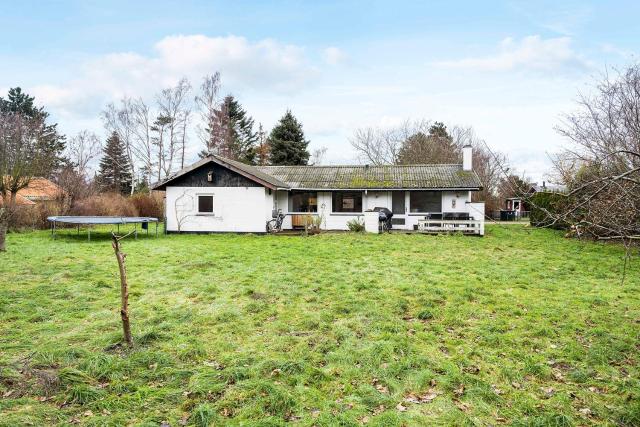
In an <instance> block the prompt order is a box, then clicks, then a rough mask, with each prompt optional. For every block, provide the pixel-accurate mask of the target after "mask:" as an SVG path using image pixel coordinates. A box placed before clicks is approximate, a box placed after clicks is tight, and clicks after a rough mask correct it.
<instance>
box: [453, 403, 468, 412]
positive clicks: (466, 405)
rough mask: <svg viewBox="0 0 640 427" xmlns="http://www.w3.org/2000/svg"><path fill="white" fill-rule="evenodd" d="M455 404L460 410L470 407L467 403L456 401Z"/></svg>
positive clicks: (464, 410) (466, 409)
mask: <svg viewBox="0 0 640 427" xmlns="http://www.w3.org/2000/svg"><path fill="white" fill-rule="evenodd" d="M455 404H456V406H457V407H458V409H460V410H461V411H462V412H467V411H468V410H469V408H470V406H469V404H468V403H464V402H460V401H456V402H455Z"/></svg>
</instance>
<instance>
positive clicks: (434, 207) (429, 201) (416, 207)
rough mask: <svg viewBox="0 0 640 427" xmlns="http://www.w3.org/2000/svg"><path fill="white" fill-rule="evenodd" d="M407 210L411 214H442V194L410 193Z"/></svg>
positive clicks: (433, 192) (435, 192)
mask: <svg viewBox="0 0 640 427" xmlns="http://www.w3.org/2000/svg"><path fill="white" fill-rule="evenodd" d="M409 210H410V211H411V212H412V213H423V212H425V213H426V212H442V194H441V193H440V192H439V191H412V192H410V193H409Z"/></svg>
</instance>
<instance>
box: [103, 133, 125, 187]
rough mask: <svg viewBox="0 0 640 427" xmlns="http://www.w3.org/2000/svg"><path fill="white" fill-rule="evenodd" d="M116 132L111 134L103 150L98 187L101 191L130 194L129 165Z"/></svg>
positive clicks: (123, 147)
mask: <svg viewBox="0 0 640 427" xmlns="http://www.w3.org/2000/svg"><path fill="white" fill-rule="evenodd" d="M125 150H126V148H125V146H124V144H123V143H122V141H121V140H120V137H119V136H118V133H117V132H112V133H111V136H110V137H109V139H107V144H106V145H105V147H104V150H103V156H102V160H100V171H99V172H98V178H97V180H98V185H100V187H101V188H102V189H103V190H107V191H116V192H118V193H121V194H128V193H131V165H130V164H129V159H128V157H127V155H126V152H125Z"/></svg>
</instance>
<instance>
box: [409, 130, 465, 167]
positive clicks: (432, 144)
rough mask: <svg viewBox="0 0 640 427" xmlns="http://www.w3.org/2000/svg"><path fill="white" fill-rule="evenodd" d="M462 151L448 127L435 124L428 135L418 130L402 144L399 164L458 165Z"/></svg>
mask: <svg viewBox="0 0 640 427" xmlns="http://www.w3.org/2000/svg"><path fill="white" fill-rule="evenodd" d="M421 127H422V126H421ZM460 149H461V147H460V146H458V145H457V144H455V143H454V141H453V137H452V136H451V134H450V133H449V131H448V130H447V127H446V126H445V125H444V124H443V123H441V122H435V123H433V124H432V125H430V126H429V129H428V131H427V132H426V133H425V132H424V131H423V129H418V130H417V132H415V133H414V134H412V135H411V136H409V137H408V138H407V139H405V140H404V141H403V142H402V145H401V147H400V151H399V153H398V163H400V164H411V163H456V162H457V161H459V158H460Z"/></svg>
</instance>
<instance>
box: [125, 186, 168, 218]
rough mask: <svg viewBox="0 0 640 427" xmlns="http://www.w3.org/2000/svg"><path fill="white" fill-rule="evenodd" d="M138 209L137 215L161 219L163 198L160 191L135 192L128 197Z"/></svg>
mask: <svg viewBox="0 0 640 427" xmlns="http://www.w3.org/2000/svg"><path fill="white" fill-rule="evenodd" d="M129 200H130V201H131V203H133V206H135V207H136V209H137V210H138V215H140V216H148V217H153V218H158V219H162V218H163V217H164V198H163V197H162V194H161V193H158V192H152V193H150V194H149V193H136V194H134V195H133V196H131V197H130V198H129Z"/></svg>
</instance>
